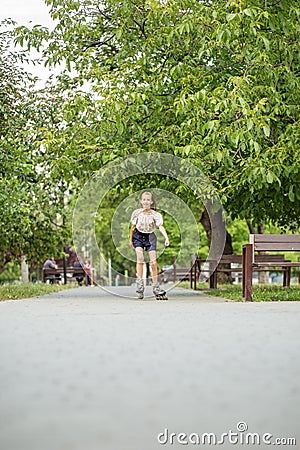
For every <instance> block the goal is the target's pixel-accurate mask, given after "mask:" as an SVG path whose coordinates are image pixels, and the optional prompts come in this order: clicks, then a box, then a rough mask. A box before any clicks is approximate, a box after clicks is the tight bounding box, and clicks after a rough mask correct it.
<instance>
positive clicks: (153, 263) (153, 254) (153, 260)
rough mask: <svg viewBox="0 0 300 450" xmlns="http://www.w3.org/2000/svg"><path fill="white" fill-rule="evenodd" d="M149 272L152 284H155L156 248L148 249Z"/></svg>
mask: <svg viewBox="0 0 300 450" xmlns="http://www.w3.org/2000/svg"><path fill="white" fill-rule="evenodd" d="M149 258H150V266H151V274H152V282H153V284H157V260H156V250H150V251H149Z"/></svg>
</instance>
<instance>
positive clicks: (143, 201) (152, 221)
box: [129, 192, 170, 300]
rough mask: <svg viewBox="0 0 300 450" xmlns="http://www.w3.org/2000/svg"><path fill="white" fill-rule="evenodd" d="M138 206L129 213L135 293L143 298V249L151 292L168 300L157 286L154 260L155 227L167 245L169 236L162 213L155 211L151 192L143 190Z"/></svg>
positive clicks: (159, 297)
mask: <svg viewBox="0 0 300 450" xmlns="http://www.w3.org/2000/svg"><path fill="white" fill-rule="evenodd" d="M140 206H141V207H140V208H139V209H136V210H135V211H133V213H132V215H131V223H132V226H131V229H130V239H129V243H130V247H132V248H135V251H136V272H137V278H138V279H137V290H136V292H137V294H138V298H140V299H143V298H144V282H143V265H144V249H145V250H146V251H147V252H148V254H149V259H150V266H151V273H152V282H153V285H152V287H153V293H154V295H155V297H156V299H157V300H168V299H167V297H166V292H165V291H164V290H163V289H161V288H160V287H159V284H158V282H157V262H156V240H157V239H156V235H155V233H154V230H155V229H156V227H158V228H159V231H160V232H161V233H162V235H163V236H164V238H165V245H166V246H169V245H170V242H169V238H168V235H167V232H166V230H165V228H164V226H163V219H162V215H161V214H160V213H158V212H157V211H156V203H155V200H154V198H153V196H152V194H151V192H143V193H142V195H141V196H140Z"/></svg>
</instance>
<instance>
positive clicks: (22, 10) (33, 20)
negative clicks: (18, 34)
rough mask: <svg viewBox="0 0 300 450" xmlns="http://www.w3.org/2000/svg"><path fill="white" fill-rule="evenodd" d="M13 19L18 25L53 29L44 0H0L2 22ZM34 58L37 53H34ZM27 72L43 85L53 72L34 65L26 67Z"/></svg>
mask: <svg viewBox="0 0 300 450" xmlns="http://www.w3.org/2000/svg"><path fill="white" fill-rule="evenodd" d="M8 18H11V19H13V20H15V21H16V22H17V23H18V25H26V26H30V25H37V24H39V25H43V26H46V27H48V28H52V27H53V22H52V19H51V17H50V14H49V8H48V6H47V5H46V4H45V3H44V1H43V0H0V21H1V20H3V19H8ZM31 55H32V57H36V56H37V53H35V52H32V53H31ZM25 68H26V70H28V71H29V72H31V73H32V74H33V75H36V76H37V77H39V78H40V79H41V83H43V82H44V81H45V80H46V79H47V78H48V76H49V75H50V73H51V72H49V70H48V69H45V68H44V67H37V66H34V65H30V66H25Z"/></svg>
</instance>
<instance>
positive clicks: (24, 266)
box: [21, 255, 29, 283]
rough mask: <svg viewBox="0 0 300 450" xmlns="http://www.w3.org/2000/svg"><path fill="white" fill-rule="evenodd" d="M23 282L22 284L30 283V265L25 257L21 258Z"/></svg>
mask: <svg viewBox="0 0 300 450" xmlns="http://www.w3.org/2000/svg"><path fill="white" fill-rule="evenodd" d="M21 281H22V283H29V278H28V264H27V261H26V256H25V255H22V256H21Z"/></svg>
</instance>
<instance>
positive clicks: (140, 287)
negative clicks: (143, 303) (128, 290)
mask: <svg viewBox="0 0 300 450" xmlns="http://www.w3.org/2000/svg"><path fill="white" fill-rule="evenodd" d="M144 289H145V287H144V281H143V280H137V282H136V293H137V296H138V299H139V300H143V298H144Z"/></svg>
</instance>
